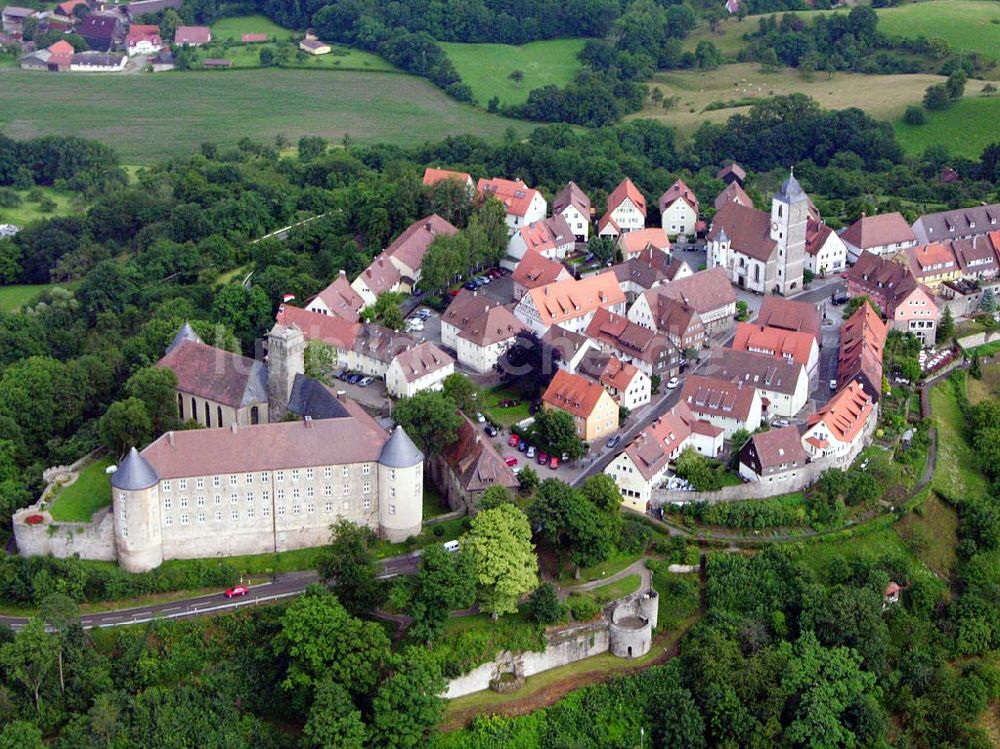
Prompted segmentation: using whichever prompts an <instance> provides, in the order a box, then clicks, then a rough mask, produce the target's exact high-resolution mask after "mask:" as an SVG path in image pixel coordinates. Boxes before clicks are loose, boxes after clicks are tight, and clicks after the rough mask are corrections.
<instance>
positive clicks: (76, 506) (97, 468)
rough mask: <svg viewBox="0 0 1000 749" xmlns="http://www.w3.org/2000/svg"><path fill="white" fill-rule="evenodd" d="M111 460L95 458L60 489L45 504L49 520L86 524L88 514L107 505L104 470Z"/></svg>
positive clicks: (109, 493)
mask: <svg viewBox="0 0 1000 749" xmlns="http://www.w3.org/2000/svg"><path fill="white" fill-rule="evenodd" d="M113 463H114V460H112V459H111V458H101V459H100V460H95V461H94V462H93V463H91V464H90V465H89V466H87V467H86V468H84V469H83V470H82V471H81V472H80V475H79V476H78V477H77V479H76V481H74V482H73V483H72V484H70V485H69V486H67V487H65V488H63V489H62V490H60V492H59V493H58V494H56V497H55V499H54V500H53V502H52V504H51V506H50V507H49V512H50V513H52V519H53V520H61V521H63V522H66V523H86V522H88V521H89V520H90V516H91V515H93V514H94V513H95V512H97V511H98V510H99V509H101V508H102V507H107V506H108V505H109V504H111V483H110V481H109V480H108V475H107V474H106V473H105V472H104V469H105V468H107V467H108V466H110V465H112V464H113Z"/></svg>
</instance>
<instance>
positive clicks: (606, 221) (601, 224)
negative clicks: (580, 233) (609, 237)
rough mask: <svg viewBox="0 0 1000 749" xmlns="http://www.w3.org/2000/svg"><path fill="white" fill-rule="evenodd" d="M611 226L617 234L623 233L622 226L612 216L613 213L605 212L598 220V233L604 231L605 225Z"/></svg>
mask: <svg viewBox="0 0 1000 749" xmlns="http://www.w3.org/2000/svg"><path fill="white" fill-rule="evenodd" d="M607 226H610V227H611V228H612V229H613V230H614V233H615V234H621V231H622V230H621V227H620V226H618V224H617V223H616V222H615V220H614V219H613V218H611V213H610V212H609V213H605V214H604V215H603V216H601V218H600V220H599V221H598V222H597V233H598V234H600V233H601V232H602V231H604V229H605V227H607Z"/></svg>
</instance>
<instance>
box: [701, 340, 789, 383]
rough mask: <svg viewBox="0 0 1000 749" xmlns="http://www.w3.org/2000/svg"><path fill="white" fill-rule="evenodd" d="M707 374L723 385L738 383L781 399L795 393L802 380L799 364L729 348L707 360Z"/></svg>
mask: <svg viewBox="0 0 1000 749" xmlns="http://www.w3.org/2000/svg"><path fill="white" fill-rule="evenodd" d="M708 374H709V375H711V376H712V377H715V378H717V379H720V380H725V381H726V382H742V383H743V384H744V385H748V386H750V387H754V388H757V389H759V390H769V391H772V392H775V393H783V394H785V395H792V394H793V393H795V390H796V388H797V387H798V384H799V381H800V380H801V379H802V378H803V377H806V374H805V366H804V365H802V364H797V363H796V362H793V361H789V360H787V359H781V358H778V357H774V356H768V355H767V354H757V353H754V352H753V351H739V350H738V349H731V348H724V349H722V350H721V351H720V352H719V353H718V354H717V355H716V357H715V358H713V359H712V360H711V362H710V363H709V367H708ZM807 380H808V378H807ZM807 387H808V386H807Z"/></svg>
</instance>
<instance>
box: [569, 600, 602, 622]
mask: <svg viewBox="0 0 1000 749" xmlns="http://www.w3.org/2000/svg"><path fill="white" fill-rule="evenodd" d="M566 606H567V607H569V611H570V613H571V614H572V615H573V618H574V619H576V620H577V621H578V622H589V621H590V620H591V619H594V618H595V617H596V616H597V615H598V614H599V613H601V607H600V606H599V605H598V604H597V601H595V600H594V599H593V598H591V597H590V596H579V595H574V596H570V597H569V598H567V599H566Z"/></svg>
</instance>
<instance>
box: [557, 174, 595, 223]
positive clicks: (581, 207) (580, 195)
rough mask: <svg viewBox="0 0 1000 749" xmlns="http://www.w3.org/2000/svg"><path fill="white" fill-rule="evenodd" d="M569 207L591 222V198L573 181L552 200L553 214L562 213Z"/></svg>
mask: <svg viewBox="0 0 1000 749" xmlns="http://www.w3.org/2000/svg"><path fill="white" fill-rule="evenodd" d="M567 206H574V207H575V208H576V210H578V211H579V212H580V213H581V214H583V217H584V218H585V219H587V220H588V221H589V220H590V198H589V197H587V193H585V192H584V191H583V190H581V189H580V187H579V186H578V185H577V184H576V182H573V181H572V180H571V181H569V182H567V183H566V187H564V188H563V189H562V190H560V191H559V192H558V193H556V196H555V197H554V198H553V199H552V212H553V213H562V212H563V211H564V210H565V209H566V207H567Z"/></svg>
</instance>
